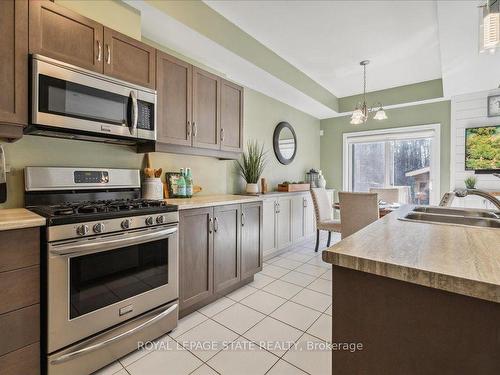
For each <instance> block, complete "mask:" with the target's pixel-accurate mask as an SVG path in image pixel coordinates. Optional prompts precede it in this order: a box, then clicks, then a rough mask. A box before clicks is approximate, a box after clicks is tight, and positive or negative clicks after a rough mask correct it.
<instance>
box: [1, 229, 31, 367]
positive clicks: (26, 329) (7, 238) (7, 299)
mask: <svg viewBox="0 0 500 375" xmlns="http://www.w3.org/2000/svg"><path fill="white" fill-rule="evenodd" d="M39 236H40V230H39V228H26V229H16V230H7V231H0V301H1V302H0V332H1V333H0V374H2V375H20V374H22V375H37V374H40V304H39V302H40V265H39V262H40V242H39V241H40V237H39Z"/></svg>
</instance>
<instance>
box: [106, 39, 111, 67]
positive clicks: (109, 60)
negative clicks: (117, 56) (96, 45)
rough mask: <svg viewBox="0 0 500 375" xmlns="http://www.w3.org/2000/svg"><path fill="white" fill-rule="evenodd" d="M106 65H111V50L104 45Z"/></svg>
mask: <svg viewBox="0 0 500 375" xmlns="http://www.w3.org/2000/svg"><path fill="white" fill-rule="evenodd" d="M106 64H108V65H110V64H111V49H110V48H109V44H106Z"/></svg>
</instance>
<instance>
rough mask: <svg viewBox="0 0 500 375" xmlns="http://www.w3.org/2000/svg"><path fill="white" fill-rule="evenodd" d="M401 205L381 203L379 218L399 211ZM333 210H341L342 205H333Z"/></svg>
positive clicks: (336, 203)
mask: <svg viewBox="0 0 500 375" xmlns="http://www.w3.org/2000/svg"><path fill="white" fill-rule="evenodd" d="M399 207H401V205H400V204H399V203H379V205H378V215H379V217H384V216H385V215H387V214H390V213H391V212H392V211H394V210H397V209H398V208H399ZM333 208H334V209H336V210H340V203H339V202H335V203H334V204H333Z"/></svg>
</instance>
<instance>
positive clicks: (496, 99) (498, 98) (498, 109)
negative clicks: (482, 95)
mask: <svg viewBox="0 0 500 375" xmlns="http://www.w3.org/2000/svg"><path fill="white" fill-rule="evenodd" d="M495 116H500V95H492V96H488V117H495Z"/></svg>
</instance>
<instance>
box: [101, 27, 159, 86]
mask: <svg viewBox="0 0 500 375" xmlns="http://www.w3.org/2000/svg"><path fill="white" fill-rule="evenodd" d="M103 53H104V73H105V74H107V75H110V76H112V77H115V78H118V79H122V80H124V81H127V82H131V83H135V84H137V85H141V86H144V87H149V88H152V89H154V88H155V60H156V50H155V49H154V48H153V47H151V46H148V45H147V44H145V43H142V42H140V41H138V40H136V39H134V38H131V37H129V36H127V35H123V34H121V33H119V32H118V31H115V30H112V29H108V28H107V27H105V28H104V52H103Z"/></svg>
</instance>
